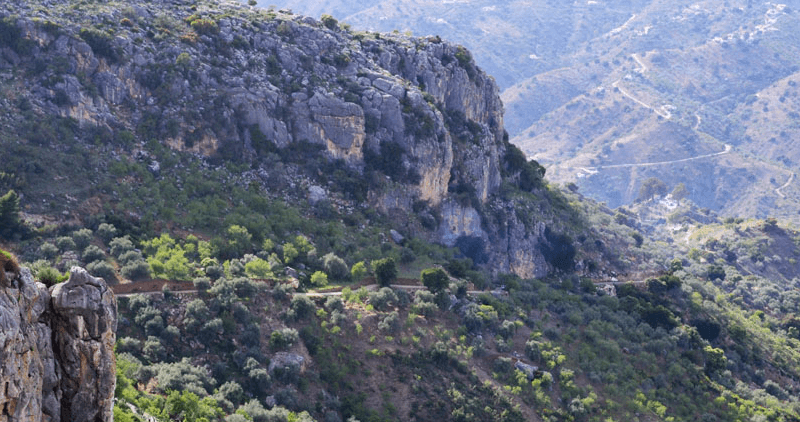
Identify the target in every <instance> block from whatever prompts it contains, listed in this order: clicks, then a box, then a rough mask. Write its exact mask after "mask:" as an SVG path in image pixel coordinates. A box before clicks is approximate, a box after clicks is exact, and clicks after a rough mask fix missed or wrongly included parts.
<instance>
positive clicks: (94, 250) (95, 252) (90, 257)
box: [81, 245, 106, 264]
mask: <svg viewBox="0 0 800 422" xmlns="http://www.w3.org/2000/svg"><path fill="white" fill-rule="evenodd" d="M105 257H106V254H105V252H103V250H102V249H100V248H99V247H97V246H95V245H89V246H87V247H86V249H84V250H83V253H82V254H81V260H83V262H86V263H87V264H88V263H92V262H95V261H100V260H103V259H105Z"/></svg>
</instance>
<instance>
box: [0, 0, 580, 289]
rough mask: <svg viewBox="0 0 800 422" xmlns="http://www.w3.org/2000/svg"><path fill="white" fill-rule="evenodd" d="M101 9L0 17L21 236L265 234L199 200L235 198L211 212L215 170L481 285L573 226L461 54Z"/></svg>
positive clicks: (215, 19) (269, 15)
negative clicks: (367, 224)
mask: <svg viewBox="0 0 800 422" xmlns="http://www.w3.org/2000/svg"><path fill="white" fill-rule="evenodd" d="M112 6H113V5H101V4H93V5H90V6H87V7H85V8H84V7H82V8H71V7H70V4H69V3H63V4H59V5H56V6H54V7H48V8H45V7H42V6H40V5H36V4H35V3H31V4H29V5H28V6H27V7H21V8H20V10H19V11H17V12H18V13H20V14H15V15H10V14H6V16H4V17H2V24H3V28H4V32H3V33H4V34H5V35H4V37H5V45H6V47H5V48H4V49H3V52H4V56H3V57H4V60H3V62H2V63H3V64H2V66H3V69H4V76H5V79H4V83H3V86H4V88H3V90H4V92H5V93H6V94H7V95H6V96H5V97H4V98H3V102H4V106H5V107H6V109H8V110H13V112H12V113H11V114H7V115H6V116H4V119H5V120H4V124H3V126H2V130H3V133H4V136H5V137H6V139H7V140H6V141H5V144H6V146H7V151H8V155H9V157H10V159H9V160H4V161H3V163H2V164H0V166H2V167H1V168H0V170H2V171H3V172H4V177H5V179H4V180H5V181H6V182H7V184H8V186H7V188H15V189H17V190H20V192H21V193H23V194H24V197H23V199H22V204H23V208H24V211H25V213H27V217H26V218H27V219H28V220H29V221H38V222H39V223H40V224H44V223H45V222H47V223H56V224H61V225H63V224H65V223H67V224H70V223H75V222H76V221H77V222H79V223H81V224H84V225H85V223H86V221H85V220H86V216H87V215H99V214H101V213H102V214H104V215H105V217H103V218H106V219H108V220H109V222H116V224H117V225H127V226H130V227H136V228H142V227H145V228H147V229H149V230H152V229H153V228H154V226H156V225H158V226H161V225H163V224H167V225H168V226H170V225H172V224H178V225H183V226H184V227H186V225H185V224H182V223H181V222H182V221H186V220H194V221H195V223H194V224H190V226H195V227H194V228H195V229H211V230H212V233H213V231H214V230H216V231H217V233H219V232H221V231H224V230H225V229H226V228H227V227H228V226H230V225H232V224H238V225H241V226H245V227H246V228H247V229H248V230H249V231H250V233H252V234H254V235H255V236H256V239H257V240H261V239H263V237H264V234H265V229H264V226H263V225H262V226H261V227H257V226H258V224H257V223H256V222H255V221H254V220H252V219H251V218H250V217H246V216H240V218H238V219H236V218H233V217H232V216H231V215H230V213H226V212H225V210H224V209H221V208H220V206H219V203H218V202H214V201H216V200H217V199H220V200H223V201H233V202H234V203H235V202H237V201H239V199H235V198H231V197H230V196H229V197H227V198H215V199H214V200H211V198H209V197H208V194H209V193H211V192H209V187H208V186H207V185H204V182H203V181H202V179H203V178H205V177H210V174H211V173H213V172H215V171H216V172H217V173H218V174H217V176H215V177H221V178H223V179H225V178H228V176H226V174H227V173H230V180H231V183H233V184H234V185H237V186H239V187H241V188H245V189H251V188H252V189H254V190H251V192H250V194H252V195H256V196H257V195H258V192H257V191H258V190H259V189H262V190H263V191H265V192H267V195H268V196H271V197H272V198H274V199H277V200H279V201H289V202H291V203H293V204H297V203H298V201H302V203H303V204H308V205H311V206H325V207H330V206H333V207H334V208H335V210H336V211H337V212H339V213H341V214H342V215H344V216H351V218H350V221H356V220H358V219H359V218H360V216H361V215H362V214H363V211H364V208H363V207H365V206H369V207H370V208H372V209H377V210H380V211H381V212H382V213H384V214H388V215H392V218H393V221H394V223H393V224H395V227H393V228H394V229H396V230H398V231H399V232H401V234H403V235H404V236H412V237H421V238H423V239H426V240H429V241H434V242H438V243H442V244H444V245H446V246H454V245H456V244H459V245H462V247H461V249H462V250H466V249H467V248H468V249H469V250H470V252H469V254H470V257H471V258H472V259H473V261H475V262H478V263H483V264H486V266H487V267H488V268H492V269H493V271H503V272H508V271H510V272H514V273H516V274H518V275H520V276H525V277H529V276H542V275H545V274H547V273H549V272H550V271H552V270H554V269H556V266H554V264H553V257H552V256H547V257H546V256H545V253H543V252H542V251H543V250H545V249H547V248H550V249H558V248H560V247H561V246H559V245H558V243H563V242H561V241H559V240H558V239H561V238H562V237H560V236H562V234H564V232H568V231H571V230H576V229H577V227H576V224H573V223H575V222H570V221H569V220H570V219H571V218H573V217H571V216H570V212H569V210H568V208H567V207H564V206H561V205H559V202H558V201H557V198H556V199H552V198H555V196H554V194H552V193H551V192H549V191H548V189H547V187H546V186H545V185H544V184H543V183H542V181H541V180H542V175H543V173H544V171H543V169H542V168H541V167H539V166H538V164H536V163H535V162H530V163H529V162H527V161H526V159H525V158H524V155H522V154H521V153H520V152H519V150H518V149H516V148H515V147H513V146H511V145H510V144H509V143H508V141H507V137H506V135H505V133H504V130H503V117H502V107H501V104H500V99H499V96H498V90H497V88H496V86H495V85H494V83H493V81H492V80H491V78H489V77H488V76H486V75H485V74H484V73H483V72H481V71H480V70H479V69H478V68H477V67H476V66H475V63H474V61H473V60H472V57H471V54H470V53H469V51H467V50H466V49H464V48H463V47H460V46H455V45H451V44H448V43H446V42H443V41H442V40H441V39H440V38H438V37H431V38H424V39H422V38H409V37H405V36H399V35H381V34H376V33H363V32H361V33H357V32H352V31H349V30H346V29H342V28H340V27H339V25H338V23H337V22H336V20H335V19H333V18H327V19H325V20H323V21H321V22H319V21H316V20H313V19H311V18H305V17H300V16H293V15H289V14H284V13H275V12H268V11H266V10H263V9H256V8H251V7H248V6H242V5H240V4H238V3H230V4H227V5H226V6H225V7H224V9H219V7H220V6H219V5H218V4H215V3H208V4H207V3H201V4H197V5H193V6H191V7H189V6H185V5H182V4H175V5H172V3H170V2H164V3H156V4H148V5H142V6H123V5H119V6H120V7H112ZM172 6H174V7H172ZM78 25H80V26H78ZM45 151H47V152H45ZM109 156H110V157H112V159H111V160H108V157H109ZM76 163H77V164H79V165H78V166H76V165H75V164H76ZM223 163H224V164H225V166H223V165H222V164H223ZM234 164H235V165H236V166H238V167H235V168H234V167H231V166H233V165H234ZM173 178H174V179H173ZM170 180H177V181H178V182H177V183H174V184H173V183H170ZM212 190H214V191H215V192H220V193H222V192H221V191H216V190H215V189H212ZM225 194H230V191H228V192H225ZM243 195H244V196H246V195H248V193H246V192H243ZM223 196H224V195H223ZM556 196H557V195H556ZM55 198H57V200H53V199H55ZM243 200H244V201H246V202H247V203H248V204H250V206H251V207H252V206H253V205H252V202H253V201H254V200H256V199H255V198H250V199H243ZM562 205H563V204H562ZM261 207H262V208H263V205H262V206H261ZM531 207H538V208H539V212H538V213H536V214H534V213H530V212H524V211H518V212H511V213H509V212H507V209H517V210H527V209H530V208H531ZM101 210H102V211H101ZM243 212H246V211H243ZM326 212H327V211H326ZM59 213H60V214H59ZM54 215H58V218H57V219H56V220H55V221H54V219H53V218H52V216H54ZM201 215H206V216H205V217H203V216H201ZM220 217H224V219H226V220H227V221H225V222H224V223H223V222H221V221H219V220H217V218H220ZM261 218H262V219H263V217H261ZM231 219H233V220H237V221H231ZM245 221H248V222H245ZM99 222H102V221H99ZM99 222H96V223H95V224H94V225H95V226H96V225H97V224H99ZM566 234H574V233H566ZM566 234H565V235H566ZM564 239H566V238H564ZM467 245H468V246H467ZM570 261H571V259H570Z"/></svg>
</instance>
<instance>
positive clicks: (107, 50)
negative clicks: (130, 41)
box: [79, 28, 120, 63]
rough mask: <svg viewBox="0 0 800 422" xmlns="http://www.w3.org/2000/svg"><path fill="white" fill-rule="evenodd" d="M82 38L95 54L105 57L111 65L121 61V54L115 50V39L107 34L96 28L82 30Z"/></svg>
mask: <svg viewBox="0 0 800 422" xmlns="http://www.w3.org/2000/svg"><path fill="white" fill-rule="evenodd" d="M79 35H80V37H81V38H83V40H84V41H86V44H89V47H91V48H92V51H93V52H94V54H96V55H98V56H101V57H105V58H106V60H108V61H109V62H110V63H116V62H118V61H119V58H120V56H119V53H118V52H117V50H116V48H114V39H113V38H112V37H111V35H109V34H108V33H107V32H103V31H100V30H98V29H95V28H82V29H81V31H80V34H79Z"/></svg>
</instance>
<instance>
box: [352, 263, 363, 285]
mask: <svg viewBox="0 0 800 422" xmlns="http://www.w3.org/2000/svg"><path fill="white" fill-rule="evenodd" d="M366 275H367V266H366V264H364V261H359V262H356V263H355V264H353V267H352V268H350V277H351V278H352V279H353V281H355V282H359V281H361V279H363V278H364V276H366Z"/></svg>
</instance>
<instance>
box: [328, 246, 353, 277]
mask: <svg viewBox="0 0 800 422" xmlns="http://www.w3.org/2000/svg"><path fill="white" fill-rule="evenodd" d="M322 266H323V267H324V268H325V273H327V274H328V275H329V276H331V277H332V278H333V279H334V280H345V279H347V277H348V276H349V275H350V271H349V270H348V268H347V264H346V263H345V262H344V260H343V259H342V258H339V257H338V256H336V254H334V253H333V252H330V253H328V254H325V256H323V257H322Z"/></svg>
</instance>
